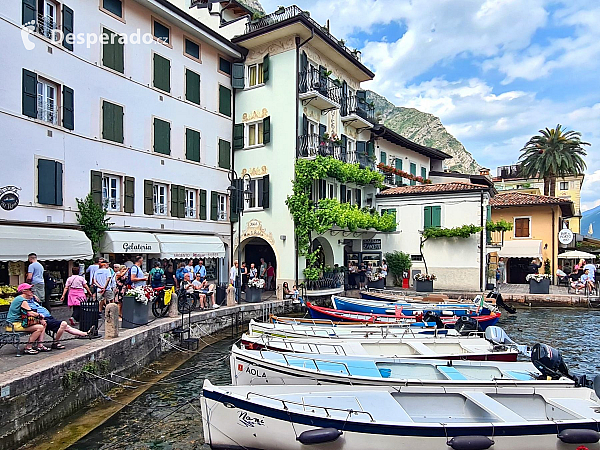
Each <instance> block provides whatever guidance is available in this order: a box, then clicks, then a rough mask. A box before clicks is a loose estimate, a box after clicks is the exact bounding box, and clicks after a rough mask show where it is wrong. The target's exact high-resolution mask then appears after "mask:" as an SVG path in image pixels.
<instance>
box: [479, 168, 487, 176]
mask: <svg viewBox="0 0 600 450" xmlns="http://www.w3.org/2000/svg"><path fill="white" fill-rule="evenodd" d="M479 175H483V176H484V177H489V176H490V169H488V168H487V167H482V168H480V169H479Z"/></svg>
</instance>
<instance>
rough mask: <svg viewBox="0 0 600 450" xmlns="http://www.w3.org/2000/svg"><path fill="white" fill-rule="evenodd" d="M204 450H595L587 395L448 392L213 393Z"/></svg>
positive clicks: (210, 389) (323, 389)
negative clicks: (208, 448) (206, 449)
mask: <svg viewBox="0 0 600 450" xmlns="http://www.w3.org/2000/svg"><path fill="white" fill-rule="evenodd" d="M203 394H204V395H203V398H202V401H201V404H202V424H203V428H204V438H205V441H206V443H207V444H208V445H210V446H211V447H212V448H232V449H265V450H271V449H272V450H307V449H309V448H315V449H319V450H364V449H370V448H374V449H377V450H398V449H411V448H414V449H428V450H438V449H439V450H448V449H454V450H458V449H470V450H483V449H488V448H492V449H493V450H515V449H518V450H548V449H560V450H567V449H568V450H575V449H576V448H577V447H578V446H579V445H585V448H587V449H589V450H599V449H600V446H599V445H598V440H599V437H600V433H598V431H597V430H598V417H599V416H600V403H599V402H598V397H597V396H596V394H595V393H594V391H593V390H591V389H564V388H550V387H502V388H497V387H479V388H464V387H453V386H442V387H427V386H402V387H382V386H360V387H357V386H346V385H342V386H334V385H322V386H272V385H269V386H222V387H218V386H213V385H212V384H211V383H210V381H208V380H205V382H204V389H203Z"/></svg>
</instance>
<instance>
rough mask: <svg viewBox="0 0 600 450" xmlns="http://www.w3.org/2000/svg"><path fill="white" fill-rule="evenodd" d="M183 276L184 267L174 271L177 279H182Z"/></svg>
mask: <svg viewBox="0 0 600 450" xmlns="http://www.w3.org/2000/svg"><path fill="white" fill-rule="evenodd" d="M184 276H185V267H180V268H179V269H177V272H175V278H177V280H178V281H183V277H184Z"/></svg>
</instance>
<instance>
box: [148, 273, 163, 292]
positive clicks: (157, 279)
mask: <svg viewBox="0 0 600 450" xmlns="http://www.w3.org/2000/svg"><path fill="white" fill-rule="evenodd" d="M162 276H163V271H162V269H158V270H156V269H154V274H153V275H152V280H151V283H152V287H153V288H156V287H160V286H162V285H163V284H162Z"/></svg>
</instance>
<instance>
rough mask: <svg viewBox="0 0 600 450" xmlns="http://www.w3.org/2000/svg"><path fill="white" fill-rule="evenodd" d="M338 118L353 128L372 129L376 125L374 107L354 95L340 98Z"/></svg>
mask: <svg viewBox="0 0 600 450" xmlns="http://www.w3.org/2000/svg"><path fill="white" fill-rule="evenodd" d="M340 116H341V120H342V123H344V124H345V125H351V126H353V127H354V128H373V125H375V124H377V120H376V119H375V107H374V106H372V105H369V104H368V103H367V101H366V100H365V99H364V98H360V97H358V96H356V95H353V96H351V97H348V98H342V100H341V110H340Z"/></svg>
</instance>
